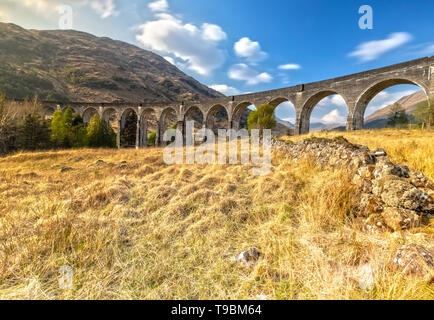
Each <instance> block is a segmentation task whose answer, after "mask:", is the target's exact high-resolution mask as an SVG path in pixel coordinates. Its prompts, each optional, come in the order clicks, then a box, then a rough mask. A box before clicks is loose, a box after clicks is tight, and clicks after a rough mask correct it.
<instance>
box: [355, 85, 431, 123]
mask: <svg viewBox="0 0 434 320" xmlns="http://www.w3.org/2000/svg"><path fill="white" fill-rule="evenodd" d="M401 84H409V85H415V86H418V87H419V88H421V89H422V90H423V91H424V92H425V95H426V97H427V99H429V94H428V92H429V91H428V90H427V89H426V88H425V87H424V86H423V85H422V84H420V83H419V82H418V81H414V80H410V79H405V78H392V79H387V80H382V81H379V82H376V83H374V84H371V85H370V86H369V87H368V88H367V89H366V90H364V91H363V92H362V94H360V96H359V97H358V98H357V100H356V103H355V107H354V111H353V112H352V113H351V114H350V115H349V117H348V124H347V129H348V130H361V129H363V126H364V115H365V111H366V108H367V106H368V104H369V102H371V100H372V99H373V98H374V97H375V96H376V95H377V94H379V93H380V92H381V91H383V90H386V89H388V88H390V87H393V86H396V85H401Z"/></svg>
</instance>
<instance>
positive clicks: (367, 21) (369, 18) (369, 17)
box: [359, 4, 374, 30]
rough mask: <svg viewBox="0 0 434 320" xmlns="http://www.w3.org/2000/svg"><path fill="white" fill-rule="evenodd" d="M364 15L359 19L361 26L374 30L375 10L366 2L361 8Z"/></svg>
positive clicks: (363, 28)
mask: <svg viewBox="0 0 434 320" xmlns="http://www.w3.org/2000/svg"><path fill="white" fill-rule="evenodd" d="M359 13H360V14H362V16H361V17H360V19H359V28H360V29H362V30H366V29H368V30H372V29H373V28H374V11H373V10H372V7H371V6H369V5H367V4H365V5H363V6H361V7H360V8H359Z"/></svg>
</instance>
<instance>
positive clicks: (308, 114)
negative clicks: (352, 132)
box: [298, 91, 348, 134]
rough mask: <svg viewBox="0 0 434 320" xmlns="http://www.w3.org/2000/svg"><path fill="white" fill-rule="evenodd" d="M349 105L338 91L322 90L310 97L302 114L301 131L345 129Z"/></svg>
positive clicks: (304, 132)
mask: <svg viewBox="0 0 434 320" xmlns="http://www.w3.org/2000/svg"><path fill="white" fill-rule="evenodd" d="M347 118H348V105H347V103H346V100H345V98H344V97H343V96H342V95H340V94H339V93H338V92H336V91H322V92H318V93H316V94H315V95H313V96H312V97H310V98H309V99H308V100H307V101H306V103H305V104H304V106H303V109H302V111H301V115H300V123H299V124H298V125H299V126H300V133H301V134H307V133H309V131H322V130H345V129H346V123H347Z"/></svg>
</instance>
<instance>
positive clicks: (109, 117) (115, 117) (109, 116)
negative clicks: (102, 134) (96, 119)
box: [102, 108, 119, 134]
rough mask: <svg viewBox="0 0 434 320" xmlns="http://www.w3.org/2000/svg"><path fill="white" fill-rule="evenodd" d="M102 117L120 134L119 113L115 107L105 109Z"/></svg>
mask: <svg viewBox="0 0 434 320" xmlns="http://www.w3.org/2000/svg"><path fill="white" fill-rule="evenodd" d="M102 119H103V120H104V121H105V122H107V124H108V125H109V126H110V127H111V128H112V129H113V131H114V132H115V133H116V134H118V131H119V114H118V112H117V111H116V109H114V108H109V109H106V110H104V112H103V114H102Z"/></svg>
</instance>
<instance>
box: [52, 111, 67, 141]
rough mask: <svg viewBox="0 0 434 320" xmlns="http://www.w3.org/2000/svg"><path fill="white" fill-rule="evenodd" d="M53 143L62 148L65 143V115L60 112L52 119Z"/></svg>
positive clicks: (54, 114) (55, 113) (56, 112)
mask: <svg viewBox="0 0 434 320" xmlns="http://www.w3.org/2000/svg"><path fill="white" fill-rule="evenodd" d="M50 127H51V141H52V142H53V144H54V146H56V147H61V146H62V144H63V142H64V132H65V131H64V130H63V113H62V111H60V110H56V111H54V113H53V118H52V119H51V126H50Z"/></svg>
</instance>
